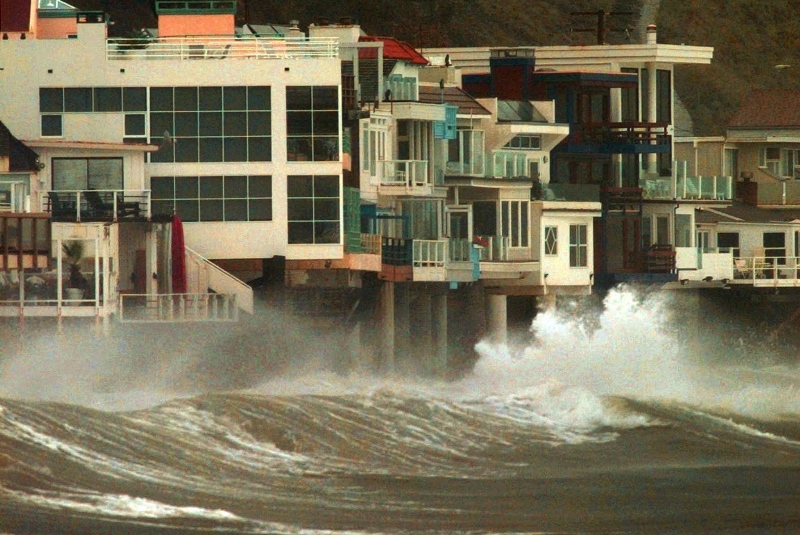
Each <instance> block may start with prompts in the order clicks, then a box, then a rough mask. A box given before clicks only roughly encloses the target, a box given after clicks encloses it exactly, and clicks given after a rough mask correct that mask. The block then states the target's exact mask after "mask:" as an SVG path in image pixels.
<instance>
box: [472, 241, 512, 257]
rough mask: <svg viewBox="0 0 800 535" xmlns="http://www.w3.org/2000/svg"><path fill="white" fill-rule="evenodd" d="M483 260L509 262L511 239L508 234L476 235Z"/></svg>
mask: <svg viewBox="0 0 800 535" xmlns="http://www.w3.org/2000/svg"><path fill="white" fill-rule="evenodd" d="M475 243H476V244H477V245H479V246H480V259H481V262H507V261H508V251H509V248H510V244H511V240H510V239H509V238H508V236H476V237H475Z"/></svg>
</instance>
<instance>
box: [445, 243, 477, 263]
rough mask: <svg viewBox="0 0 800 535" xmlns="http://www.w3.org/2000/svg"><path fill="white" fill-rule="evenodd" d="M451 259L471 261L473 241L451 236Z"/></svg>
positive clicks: (454, 260) (453, 260)
mask: <svg viewBox="0 0 800 535" xmlns="http://www.w3.org/2000/svg"><path fill="white" fill-rule="evenodd" d="M450 261H451V262H471V261H472V242H471V241H470V240H467V239H453V238H450Z"/></svg>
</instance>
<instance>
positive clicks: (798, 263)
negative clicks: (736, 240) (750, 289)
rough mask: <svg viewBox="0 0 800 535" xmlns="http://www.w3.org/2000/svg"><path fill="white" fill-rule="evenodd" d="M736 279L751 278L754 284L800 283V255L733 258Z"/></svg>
mask: <svg viewBox="0 0 800 535" xmlns="http://www.w3.org/2000/svg"><path fill="white" fill-rule="evenodd" d="M733 278H734V280H740V281H741V280H750V281H751V282H753V283H754V284H757V285H760V284H767V285H769V284H771V283H775V284H777V285H779V286H780V285H787V284H789V285H797V284H800V257H797V256H740V257H736V258H734V259H733Z"/></svg>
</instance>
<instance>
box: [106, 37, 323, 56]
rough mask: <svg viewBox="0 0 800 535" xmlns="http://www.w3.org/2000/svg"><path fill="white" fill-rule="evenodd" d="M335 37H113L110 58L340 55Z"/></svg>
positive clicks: (110, 40)
mask: <svg viewBox="0 0 800 535" xmlns="http://www.w3.org/2000/svg"><path fill="white" fill-rule="evenodd" d="M338 57H339V41H338V39H336V38H333V37H315V38H313V39H312V38H305V37H285V38H274V37H255V36H235V37H234V36H196V37H193V36H187V37H160V38H144V39H143V38H110V39H108V40H107V41H106V59H109V60H130V59H139V60H176V59H178V60H192V59H300V58H338Z"/></svg>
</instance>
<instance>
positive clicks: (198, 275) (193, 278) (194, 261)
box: [185, 247, 253, 314]
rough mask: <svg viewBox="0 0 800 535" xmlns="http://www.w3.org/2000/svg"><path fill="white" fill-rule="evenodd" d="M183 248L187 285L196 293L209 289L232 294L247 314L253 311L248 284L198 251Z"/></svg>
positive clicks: (251, 290)
mask: <svg viewBox="0 0 800 535" xmlns="http://www.w3.org/2000/svg"><path fill="white" fill-rule="evenodd" d="M185 249H186V279H187V287H191V288H192V289H193V290H195V292H196V293H197V294H203V293H205V292H207V291H208V290H209V289H211V290H213V291H214V292H217V293H218V294H226V295H234V296H236V304H237V305H238V306H239V308H241V309H242V310H244V311H245V312H247V313H248V314H252V313H253V289H252V288H251V287H250V286H249V285H248V284H246V283H245V282H243V281H241V280H239V279H238V278H236V277H234V276H233V275H231V274H230V273H228V272H227V271H225V270H224V269H222V268H221V267H219V266H218V265H216V264H214V263H213V262H211V261H210V260H208V259H207V258H205V257H203V256H202V255H200V254H199V253H198V252H196V251H194V250H192V249H190V248H189V247H186V248H185Z"/></svg>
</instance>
